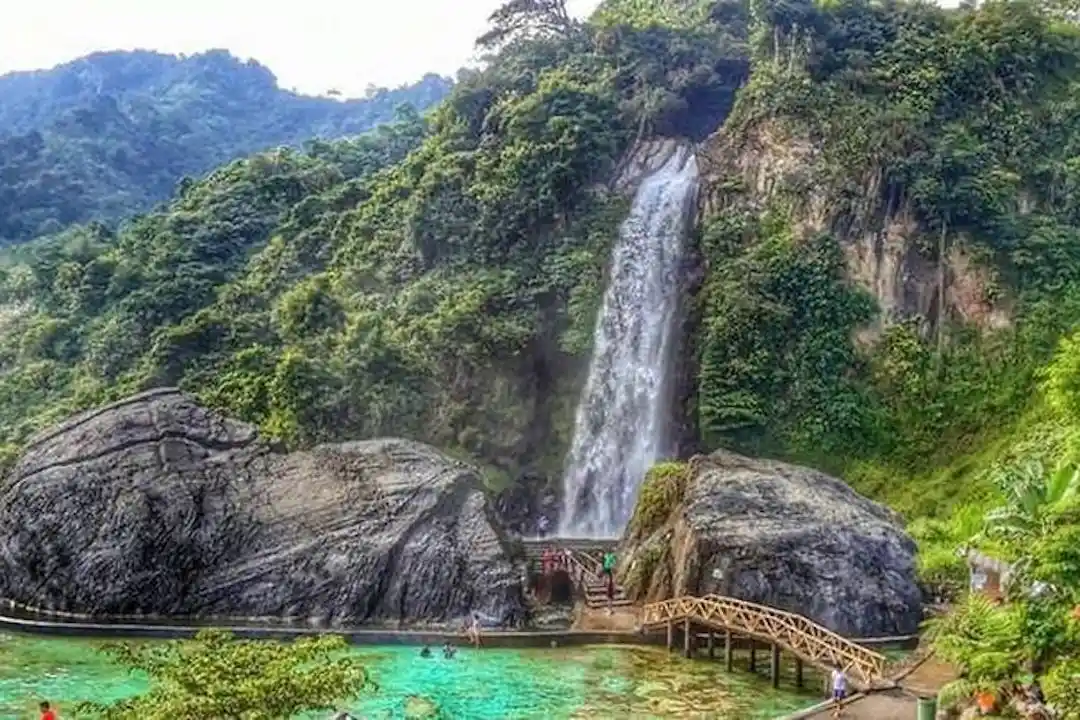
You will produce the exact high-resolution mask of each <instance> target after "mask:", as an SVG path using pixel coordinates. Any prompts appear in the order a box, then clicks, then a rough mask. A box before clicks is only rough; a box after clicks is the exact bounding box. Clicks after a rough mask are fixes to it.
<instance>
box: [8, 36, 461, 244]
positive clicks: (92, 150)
mask: <svg viewBox="0 0 1080 720" xmlns="http://www.w3.org/2000/svg"><path fill="white" fill-rule="evenodd" d="M450 84H451V83H450V81H449V80H448V79H445V78H441V77H438V76H436V75H429V76H427V77H425V78H423V79H422V80H420V81H419V82H417V83H416V84H414V85H410V86H406V87H402V88H399V89H396V90H385V89H381V90H377V91H373V92H372V94H371V96H370V97H368V98H365V99H362V100H349V101H345V102H339V101H337V100H332V99H328V98H314V97H305V96H302V95H296V94H294V93H291V92H288V91H285V90H283V89H281V88H279V87H278V85H277V81H276V79H275V78H274V76H273V74H272V73H271V72H270V71H269V70H267V69H266V68H265V67H263V66H261V65H259V64H257V63H255V62H246V63H245V62H241V61H240V60H238V59H237V58H235V57H233V56H232V55H230V54H229V53H227V52H225V51H220V50H216V51H210V52H206V53H201V54H198V55H192V56H190V57H183V58H181V57H175V56H172V55H162V54H159V53H152V52H146V51H136V52H107V53H97V54H94V55H90V56H87V57H84V58H81V59H79V60H76V61H73V62H70V63H67V64H65V65H61V66H59V67H56V68H53V69H51V70H42V71H35V72H21V73H12V74H9V75H5V76H2V77H0V242H11V241H19V240H26V239H29V238H30V237H33V236H35V235H40V234H45V233H50V232H55V231H57V230H59V229H61V228H63V227H65V226H67V225H70V224H71V223H74V222H85V221H88V220H106V221H112V220H117V219H119V218H121V217H124V216H126V215H130V214H132V213H134V212H138V211H142V210H147V209H149V208H150V207H152V206H153V205H154V204H156V203H158V202H160V201H162V200H165V199H167V198H168V197H169V196H170V195H172V193H173V191H174V190H175V189H176V184H177V182H179V181H180V180H181V178H184V177H186V176H193V177H197V176H200V175H202V174H203V173H205V172H207V171H209V170H211V169H213V168H214V167H216V166H218V165H220V164H222V163H224V162H227V161H229V160H232V159H234V158H237V157H241V156H244V155H248V154H251V153H253V152H256V151H259V150H264V149H267V148H271V147H276V146H279V145H299V144H300V143H302V142H303V141H305V140H308V139H310V138H313V137H322V138H337V137H342V136H345V135H355V134H358V133H361V132H364V131H366V130H369V129H371V128H372V127H374V126H375V125H376V124H378V123H380V122H385V121H387V120H389V119H391V118H392V116H393V113H394V109H395V108H396V107H397V106H398V105H399V104H402V103H409V104H412V105H414V106H415V107H416V108H417V109H420V110H423V109H426V108H427V107H429V106H430V105H432V104H433V103H435V102H438V101H439V100H441V99H442V98H443V97H444V96H445V95H446V93H447V91H448V90H449V88H450Z"/></svg>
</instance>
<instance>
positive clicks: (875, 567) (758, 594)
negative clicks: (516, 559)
mask: <svg viewBox="0 0 1080 720" xmlns="http://www.w3.org/2000/svg"><path fill="white" fill-rule="evenodd" d="M666 480H667V482H669V483H671V485H669V486H668V492H660V493H658V492H655V490H656V488H651V490H653V492H650V488H648V487H646V488H644V489H643V491H642V500H641V501H639V502H654V503H655V502H656V498H658V497H665V498H667V499H668V503H669V504H670V507H665V508H664V512H657V509H656V508H652V509H651V510H650V512H640V511H641V510H642V509H643V508H641V507H639V513H638V514H637V515H635V522H634V523H632V524H631V528H630V531H629V533H628V536H627V540H626V542H625V543H624V545H625V548H624V550H623V553H622V555H623V560H622V563H621V568H620V569H621V571H622V573H623V575H624V577H625V578H626V579H627V584H628V586H629V589H630V590H631V592H632V593H634V594H636V595H637V596H638V597H639V599H645V600H648V601H653V600H660V599H665V598H668V597H675V596H679V595H706V594H709V593H716V594H719V595H727V596H731V597H736V598H740V599H743V600H748V601H751V602H757V603H761V604H764V605H770V606H773V607H778V608H782V609H785V610H790V611H792V612H797V613H799V614H801V615H805V616H807V617H809V618H812V619H813V620H815V621H817V622H819V623H821V624H822V625H824V626H826V627H828V628H829V629H831V630H833V631H835V632H838V633H840V634H843V635H847V636H850V637H872V636H878V637H880V636H891V635H903V634H909V633H914V632H916V631H917V630H918V625H919V622H920V620H921V619H922V605H921V594H920V591H919V587H918V585H917V583H916V579H915V543H914V542H913V541H912V540H911V538H909V537H908V536H907V534H906V533H905V532H904V530H903V529H902V527H901V525H900V521H899V518H898V517H897V516H896V515H895V514H894V513H893V512H892V511H890V510H888V509H886V508H885V507H883V506H881V505H879V504H877V503H875V502H872V501H870V500H867V499H866V498H864V497H862V496H860V495H858V494H856V493H855V491H853V490H852V489H851V488H850V487H848V486H847V485H846V484H844V483H843V482H841V481H840V480H837V479H836V478H833V477H830V476H828V475H825V474H823V473H820V472H818V471H816V470H812V469H810V468H805V467H799V466H796V465H789V464H786V463H781V462H774V461H768V460H756V459H751V458H747V457H743V456H741V455H736V454H734V453H728V452H718V453H714V454H713V455H709V456H697V457H695V458H694V459H693V460H691V461H690V463H689V464H688V466H687V467H686V468H685V471H684V472H683V473H681V474H680V475H679V476H678V477H668V478H667V479H666ZM654 481H656V478H650V480H649V482H650V483H651V482H654ZM644 517H652V518H656V519H657V520H656V521H654V522H650V523H647V524H649V525H652V526H653V527H645V526H643V525H642V523H643V520H642V518H644Z"/></svg>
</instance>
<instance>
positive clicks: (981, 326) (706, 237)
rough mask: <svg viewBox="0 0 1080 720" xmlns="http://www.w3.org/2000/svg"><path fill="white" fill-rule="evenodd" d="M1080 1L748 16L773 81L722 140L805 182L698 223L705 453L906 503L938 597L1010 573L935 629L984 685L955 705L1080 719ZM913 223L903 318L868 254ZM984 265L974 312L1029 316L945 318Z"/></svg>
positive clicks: (728, 196)
mask: <svg viewBox="0 0 1080 720" xmlns="http://www.w3.org/2000/svg"><path fill="white" fill-rule="evenodd" d="M1074 10H1075V8H1070V7H1063V6H1056V5H1050V4H1037V3H1027V2H990V3H985V4H982V5H980V6H979V7H978V8H974V7H962V8H959V9H955V10H946V9H942V8H939V7H937V6H934V5H929V4H926V5H924V4H912V3H889V2H886V3H861V2H831V3H816V4H811V3H776V4H773V3H764V2H754V3H752V7H751V19H752V22H751V28H752V32H751V46H752V50H751V52H752V57H753V70H752V74H751V78H750V81H749V82H748V84H747V86H746V87H745V88H744V89H743V90H742V91H741V92H740V94H739V98H738V101H737V104H736V107H735V109H734V111H733V113H732V114H731V116H730V117H729V118H728V121H727V123H726V124H725V127H724V136H725V137H726V139H727V141H728V142H732V143H734V144H736V145H738V143H739V141H740V140H741V141H742V142H744V143H745V142H746V141H747V139H750V138H752V139H754V140H755V141H757V142H763V143H764V144H765V145H766V147H768V145H769V144H770V143H772V144H773V145H777V144H779V146H780V148H781V150H787V151H790V152H791V155H793V156H795V157H800V158H802V159H801V160H798V161H797V162H800V163H801V164H802V167H801V168H800V170H801V173H796V174H795V175H796V178H795V180H794V181H793V182H791V183H790V184H789V185H787V186H783V187H775V188H773V189H772V191H771V192H770V193H769V194H768V195H767V196H762V195H761V194H760V193H759V192H756V191H755V189H754V188H747V187H745V186H744V185H742V184H741V178H739V177H735V176H729V177H721V178H717V179H716V181H715V182H716V183H717V185H718V186H719V187H718V188H714V193H715V195H716V196H718V197H720V198H722V199H723V202H720V203H719V205H718V207H720V208H722V209H721V210H719V211H715V212H713V213H712V214H711V215H710V216H709V217H706V218H704V219H703V222H702V227H703V230H702V242H701V246H702V252H703V254H704V255H705V257H706V258H707V260H708V261H709V268H710V271H709V273H708V276H707V278H706V282H705V287H704V290H703V292H702V294H701V297H700V304H701V309H700V314H701V329H700V332H699V336H698V344H699V350H700V367H701V372H700V375H699V382H698V410H699V420H700V430H701V434H702V438H703V441H704V443H705V444H706V446H710V445H712V446H715V445H730V446H735V447H739V448H742V449H744V450H745V449H748V450H751V451H754V452H761V453H766V454H771V455H781V456H786V457H790V458H794V459H797V460H802V461H806V462H810V463H812V464H816V465H818V466H821V467H824V468H826V469H829V470H833V471H835V472H838V473H841V474H842V475H843V476H844V477H845V478H846V479H847V480H848V481H849V482H851V483H852V484H854V485H855V486H856V487H857V488H858V489H860V490H862V491H863V492H866V493H868V494H870V495H871V496H874V497H877V498H878V499H882V500H886V501H887V502H889V503H890V504H891V505H893V506H894V507H895V508H897V509H899V510H901V511H902V512H904V513H905V514H906V515H907V516H908V517H909V519H911V520H912V521H913V522H912V525H911V530H912V532H913V534H914V535H915V536H916V538H917V539H918V540H919V542H920V564H921V567H920V570H921V572H922V574H923V578H924V580H925V581H926V582H927V583H928V584H929V585H930V587H931V591H932V592H934V593H935V594H938V593H943V594H947V595H948V594H953V595H959V594H962V590H963V588H965V587H966V581H967V575H966V566H965V561H964V559H963V558H964V554H965V552H967V551H968V550H970V549H973V548H975V549H980V550H982V551H984V552H986V553H989V554H990V555H991V556H993V557H996V558H998V559H1001V560H1005V561H1008V562H1010V563H1013V567H1014V573H1013V576H1012V579H1011V584H1010V594H1009V597H1008V600H1007V602H1006V603H1005V604H1004V605H1002V606H991V605H989V604H988V603H986V602H985V601H983V600H981V599H979V597H973V598H971V599H970V600H966V601H964V604H963V605H962V606H961V609H960V611H959V612H957V613H956V614H954V615H952V616H950V617H949V618H947V619H946V620H944V621H942V622H941V623H939V624H938V626H937V627H936V628H935V634H936V643H937V646H938V648H939V650H940V651H941V652H942V654H943V655H944V656H946V657H947V658H949V659H951V660H953V661H955V662H956V663H957V664H958V665H959V666H960V667H961V669H962V670H963V672H964V678H963V680H961V681H960V682H959V683H957V684H955V685H954V686H953V687H952V688H950V690H949V695H950V696H951V697H952V698H955V699H956V700H957V703H958V704H960V705H963V704H965V703H966V702H970V700H971V698H972V696H973V694H974V693H975V692H978V691H993V692H994V693H995V694H996V696H997V699H998V703H999V706H1000V709H1001V712H1002V713H1005V714H1007V713H1008V712H1010V710H1009V709H1008V705H1009V703H1010V702H1011V701H1012V699H1014V698H1015V697H1017V693H1016V692H1015V688H1016V683H1017V682H1020V681H1026V680H1030V677H1024V676H1025V674H1031V673H1034V674H1035V675H1036V676H1038V677H1040V678H1041V679H1042V682H1043V685H1044V687H1045V690H1046V695H1047V698H1048V700H1049V701H1050V702H1051V703H1052V704H1053V705H1055V706H1056V707H1057V708H1058V710H1059V711H1061V712H1062V716H1063V717H1080V665H1078V664H1077V663H1078V662H1080V661H1078V657H1080V656H1078V655H1077V647H1078V646H1077V643H1076V640H1077V639H1078V637H1080V635H1078V628H1080V625H1077V623H1078V622H1080V620H1078V618H1080V610H1078V609H1077V608H1080V595H1078V592H1080V574H1078V573H1080V563H1078V562H1077V560H1078V558H1077V557H1076V552H1075V544H1076V543H1075V541H1076V537H1075V532H1076V531H1075V528H1076V520H1077V517H1078V516H1077V511H1078V508H1080V505H1077V496H1076V491H1077V488H1078V487H1080V476H1078V475H1077V473H1076V467H1077V465H1076V462H1077V456H1076V449H1077V439H1078V438H1080V434H1078V433H1077V430H1078V425H1077V420H1078V419H1080V416H1078V415H1077V412H1076V411H1077V408H1078V404H1077V400H1076V392H1077V389H1078V388H1080V386H1078V385H1077V378H1078V377H1080V376H1078V375H1077V372H1078V371H1080V359H1078V358H1080V355H1078V354H1077V353H1078V348H1080V345H1078V341H1077V336H1076V334H1075V333H1076V331H1075V328H1076V327H1077V324H1078V322H1080V305H1078V304H1077V300H1078V298H1080V235H1078V231H1080V215H1078V210H1080V195H1078V194H1077V189H1078V188H1077V186H1076V184H1075V183H1076V180H1077V178H1076V176H1075V171H1076V167H1077V157H1080V155H1078V151H1080V144H1078V143H1080V105H1078V103H1077V98H1078V97H1080V92H1078V90H1080V85H1078V81H1080V67H1078V60H1080V28H1078V27H1077V25H1076V24H1075V23H1074V21H1073V20H1072V19H1071V18H1072V17H1073V16H1072V15H1069V13H1071V12H1073V11H1074ZM732 138H734V140H732ZM800 144H802V147H806V146H809V147H812V148H813V152H812V153H810V154H809V155H802V156H800V155H799V149H798V148H799V147H800ZM767 152H768V150H766V153H767ZM789 157H790V156H789ZM897 217H903V218H906V219H910V220H911V223H912V225H913V229H912V228H909V229H908V230H907V231H906V233H907V236H906V238H905V242H907V243H909V244H910V246H911V247H910V249H911V251H912V257H913V258H914V260H913V261H912V262H909V263H907V264H906V265H905V266H904V267H903V270H904V271H905V272H906V273H909V274H911V275H915V277H904V278H903V279H902V280H901V281H902V282H904V283H909V282H910V283H911V285H910V286H915V287H918V284H919V283H922V286H923V287H924V288H925V287H929V288H931V290H930V292H928V293H925V294H926V295H928V296H930V297H931V302H929V303H928V304H927V307H926V311H925V312H922V313H911V314H906V315H905V314H900V315H893V316H885V317H882V315H881V312H882V308H881V307H880V305H879V304H878V303H877V302H876V301H878V300H880V299H881V298H882V296H883V294H887V293H883V291H882V289H881V288H880V287H874V286H872V285H871V286H870V287H868V283H867V282H866V280H867V278H866V277H863V278H860V277H859V276H858V275H859V269H860V268H859V267H858V265H857V263H854V264H853V263H852V262H851V257H852V248H853V247H857V246H858V243H860V242H863V243H865V242H866V238H867V237H868V236H869V237H871V238H875V237H876V242H878V243H887V240H888V238H887V237H886V236H887V234H888V233H889V232H896V230H895V229H892V228H889V227H888V221H889V220H890V219H895V218H897ZM875 233H878V234H877V235H876V236H875ZM878 247H880V245H879V246H878ZM877 252H882V250H877ZM959 256H963V257H964V258H966V260H967V261H968V263H969V264H968V265H967V272H968V275H967V276H965V275H964V273H965V267H964V266H963V265H962V264H961V263H959V262H957V261H956V258H957V257H959ZM972 267H975V268H978V269H979V271H981V272H980V277H982V278H985V279H986V280H985V282H983V283H981V286H980V287H978V294H980V295H981V297H977V298H974V300H975V301H976V303H978V304H994V305H996V306H997V307H998V308H1005V309H1006V314H1007V316H1008V319H1007V322H1005V323H1000V322H996V323H994V322H985V321H984V322H982V323H979V322H973V321H970V320H967V319H965V318H964V317H963V313H962V312H961V301H963V300H964V298H963V297H961V295H962V293H963V290H962V289H960V290H952V291H951V292H952V294H951V295H946V297H947V298H948V299H949V301H950V302H947V303H945V304H944V307H943V303H942V302H941V299H940V288H945V287H947V288H949V289H950V290H951V289H952V288H956V287H957V286H960V285H962V283H963V282H964V281H966V280H969V279H970V277H971V268H972ZM920 272H921V276H919V275H920ZM860 280H862V282H860ZM910 286H909V287H910ZM868 290H869V291H870V292H868ZM913 292H917V291H913ZM924 292H925V291H924ZM968 305H969V308H970V306H971V305H972V302H971V299H970V298H969V299H968ZM883 320H884V322H882V321H883ZM875 326H876V327H877V328H878V329H879V331H878V332H877V333H876V337H873V338H872V339H871V340H870V341H869V342H867V341H866V340H865V339H860V335H861V334H862V333H863V331H865V330H866V329H867V328H868V327H875Z"/></svg>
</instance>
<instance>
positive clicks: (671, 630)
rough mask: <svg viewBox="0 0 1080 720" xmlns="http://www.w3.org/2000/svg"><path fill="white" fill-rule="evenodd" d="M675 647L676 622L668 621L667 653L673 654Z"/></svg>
mask: <svg viewBox="0 0 1080 720" xmlns="http://www.w3.org/2000/svg"><path fill="white" fill-rule="evenodd" d="M674 646H675V621H674V620H668V621H667V651H668V652H671V649H672V648H673V647H674Z"/></svg>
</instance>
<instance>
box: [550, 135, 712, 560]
mask: <svg viewBox="0 0 1080 720" xmlns="http://www.w3.org/2000/svg"><path fill="white" fill-rule="evenodd" d="M697 178H698V170H697V161H696V160H695V158H694V155H693V152H692V151H691V150H690V149H689V148H687V147H684V146H679V147H676V148H675V150H674V152H673V153H672V154H671V155H670V157H668V158H667V160H666V162H664V163H663V165H662V166H661V167H659V168H658V169H657V170H655V171H654V172H653V173H651V174H650V175H648V176H647V177H646V178H645V179H644V181H643V182H642V183H641V185H640V186H639V188H638V190H637V194H636V195H635V197H634V202H633V205H632V207H631V209H630V215H629V217H627V219H626V221H625V222H624V223H623V225H622V227H621V228H620V230H619V238H618V241H617V242H616V243H615V248H614V250H613V252H612V260H611V273H610V280H609V282H608V286H607V290H606V291H605V293H604V301H603V305H602V307H601V309H600V315H599V317H598V318H597V321H596V329H595V331H594V334H593V355H592V360H591V362H590V364H589V378H588V381H587V382H586V384H585V389H584V390H583V392H582V395H581V399H580V401H579V403H578V408H577V418H576V421H575V426H574V439H573V442H572V443H571V447H570V453H569V455H568V456H567V462H566V470H565V474H564V476H563V513H562V518H561V523H560V528H559V532H560V534H561V535H563V536H566V537H592V538H610V537H619V536H620V535H621V534H622V531H623V529H624V528H625V526H626V523H627V521H628V520H629V519H630V515H631V513H632V512H633V508H634V501H635V499H636V496H637V490H638V487H639V486H640V485H641V481H642V480H643V479H644V477H645V473H646V471H647V470H648V469H649V467H650V466H651V465H652V464H653V463H654V462H655V461H656V460H657V459H658V458H661V457H662V456H663V454H664V453H665V452H666V451H667V449H668V448H667V443H668V427H667V426H668V424H669V422H668V421H669V417H668V415H669V411H670V394H671V387H670V386H669V384H668V383H667V381H666V378H667V376H668V374H669V373H668V365H669V362H670V358H669V355H670V353H671V344H672V343H671V341H672V335H673V330H674V328H673V325H674V323H675V312H676V310H677V309H678V302H679V277H678V270H679V265H680V261H681V260H682V257H683V249H684V243H685V237H686V232H687V226H688V225H689V224H690V222H691V221H692V217H693V206H694V202H695V199H696V197H697Z"/></svg>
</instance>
